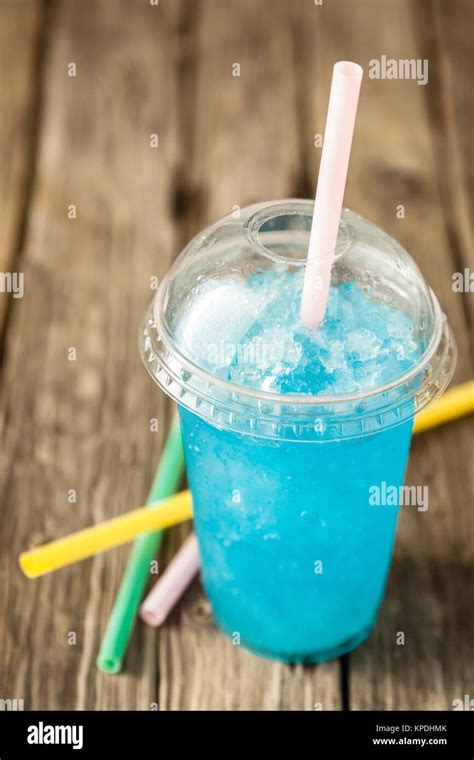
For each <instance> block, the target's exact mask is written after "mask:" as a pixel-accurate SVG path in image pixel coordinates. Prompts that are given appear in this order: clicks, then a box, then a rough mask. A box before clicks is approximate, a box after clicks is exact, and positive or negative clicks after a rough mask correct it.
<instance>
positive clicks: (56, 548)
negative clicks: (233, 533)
mask: <svg viewBox="0 0 474 760" xmlns="http://www.w3.org/2000/svg"><path fill="white" fill-rule="evenodd" d="M191 517H192V503H191V494H190V492H189V491H181V493H178V494H175V496H171V497H169V498H168V499H165V500H162V501H158V502H156V503H154V504H149V505H147V506H145V507H140V508H139V509H133V510H132V511H131V512H126V513H125V514H124V515H120V517H113V518H112V519H111V520H104V521H103V522H101V523H99V524H98V525H93V526H92V527H91V528H85V530H79V531H77V532H76V533H71V534H70V535H69V536H65V537H64V538H59V539H57V540H56V541H51V542H50V543H48V544H43V546H38V547H37V548H36V549H31V550H30V551H27V552H23V553H22V554H20V557H19V562H20V567H21V569H22V570H23V572H24V573H25V575H26V576H28V578H37V577H38V576H39V575H45V574H46V573H50V572H51V571H52V570H57V569H58V568H60V567H65V566H66V565H71V564H72V563H74V562H78V561H79V560H81V559H86V558H87V557H92V556H93V555H94V554H98V553H99V552H103V551H107V550H108V549H113V548H114V547H116V546H120V545H121V544H126V543H127V541H131V540H132V539H134V538H136V536H138V535H139V534H140V533H144V532H145V531H156V530H160V529H162V528H169V527H170V526H171V525H176V524H177V523H180V522H184V520H189V519H190V518H191Z"/></svg>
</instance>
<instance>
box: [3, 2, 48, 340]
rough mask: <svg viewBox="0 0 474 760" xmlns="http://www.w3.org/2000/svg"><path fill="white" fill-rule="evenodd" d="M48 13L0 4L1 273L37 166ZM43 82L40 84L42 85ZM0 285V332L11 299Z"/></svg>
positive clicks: (11, 267)
mask: <svg viewBox="0 0 474 760" xmlns="http://www.w3.org/2000/svg"><path fill="white" fill-rule="evenodd" d="M43 20H44V19H43V13H42V7H41V3H38V2H35V0H22V2H13V0H9V1H8V0H4V2H2V3H1V4H0V71H1V72H2V99H1V108H2V118H1V119H0V165H1V167H2V171H1V172H0V219H1V230H2V234H1V235H0V272H1V273H11V272H12V271H14V272H16V271H17V270H16V268H15V267H16V266H17V264H18V265H19V264H20V261H19V260H17V254H18V249H19V246H20V245H21V236H22V227H23V221H24V220H23V216H24V211H25V206H26V204H27V201H28V197H27V196H28V192H29V186H30V178H31V176H32V172H33V170H34V153H35V150H34V149H35V129H36V126H37V125H36V118H35V117H36V115H37V113H38V90H39V74H38V71H39V70H40V69H41V54H42V41H43V32H44V24H43ZM37 85H38V88H37ZM11 298H12V295H10V294H8V292H7V289H6V286H5V292H4V291H3V288H2V289H0V334H1V332H2V328H3V323H4V319H5V313H6V308H7V303H8V299H11Z"/></svg>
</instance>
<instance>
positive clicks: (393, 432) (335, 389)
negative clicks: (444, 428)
mask: <svg viewBox="0 0 474 760" xmlns="http://www.w3.org/2000/svg"><path fill="white" fill-rule="evenodd" d="M311 215H312V203H310V202H308V201H282V202H273V203H269V204H260V205H258V206H252V207H249V208H247V209H244V210H242V212H241V215H240V218H238V219H235V218H234V217H232V216H229V217H226V218H224V219H223V220H221V221H220V222H218V223H216V224H215V225H213V226H211V227H210V228H208V229H207V230H205V231H204V233H201V234H200V235H199V236H198V237H197V238H195V240H194V241H192V242H191V243H190V245H189V246H188V247H187V248H186V249H185V251H184V252H183V254H182V256H181V257H180V258H179V259H178V260H177V262H176V263H175V265H174V267H173V269H172V270H171V272H170V274H169V275H168V277H167V278H166V280H165V281H164V282H163V284H162V286H161V290H160V291H159V293H158V294H157V296H156V298H155V301H154V304H153V307H152V309H151V310H150V312H149V315H148V318H147V321H146V323H145V326H144V329H143V333H142V352H143V357H144V360H145V362H146V364H147V367H148V368H149V371H150V372H151V374H152V376H153V377H154V378H155V379H156V380H157V382H158V383H159V384H160V385H161V386H162V387H163V388H164V389H165V390H166V391H167V392H168V393H169V394H170V395H171V396H172V397H173V398H175V399H176V400H177V401H178V404H179V411H180V418H181V427H182V434H183V441H184V446H185V454H186V465H187V474H188V480H189V485H190V488H191V491H192V495H193V505H194V522H195V529H196V533H197V536H198V540H199V549H200V555H201V562H202V578H203V583H204V586H205V589H206V592H207V594H208V596H209V599H210V602H211V605H212V609H213V613H214V616H215V619H216V622H217V624H218V626H219V627H220V628H221V630H222V631H223V632H224V633H225V634H226V635H228V636H229V637H230V638H231V639H232V641H233V643H234V644H239V645H241V646H243V647H245V648H246V649H249V650H250V651H252V652H254V653H256V654H260V655H263V656H266V657H271V658H275V659H279V660H282V661H284V662H291V663H297V662H319V661H322V660H327V659H330V658H333V657H336V656H338V655H340V654H342V653H344V652H347V651H350V650H351V649H353V648H354V647H355V646H357V645H358V644H360V643H361V642H362V641H363V640H364V639H365V638H366V636H367V635H368V633H369V632H370V630H371V628H372V627H373V625H374V622H375V619H376V615H377V611H378V608H379V605H380V603H381V600H382V598H383V594H384V588H385V584H386V579H387V575H388V572H389V568H390V562H391V556H392V551H393V543H394V537H395V531H396V525H397V517H398V507H394V506H384V505H380V506H377V507H374V506H373V505H372V504H371V501H370V499H369V495H370V492H371V489H372V488H373V487H374V486H377V485H378V484H382V483H388V484H390V485H394V486H397V487H398V486H400V485H402V483H403V479H404V474H405V469H406V464H407V459H408V452H409V447H410V439H411V431H412V423H413V417H414V414H415V413H416V411H418V410H419V409H420V408H422V407H423V406H425V405H426V404H428V403H430V402H431V401H432V400H433V399H434V398H436V397H437V396H438V395H439V394H440V393H441V392H442V390H443V389H444V387H445V386H446V385H447V383H448V382H449V379H450V376H451V374H452V371H453V367H454V353H455V349H454V344H453V340H452V336H451V333H450V331H449V328H448V326H447V323H446V320H445V319H444V318H443V315H442V314H441V312H440V309H439V306H438V303H437V301H436V299H435V297H434V295H433V294H432V293H431V291H430V290H429V288H428V287H427V286H426V284H425V282H424V280H423V278H422V276H421V274H420V273H419V271H418V269H417V268H416V266H415V264H414V262H413V260H412V259H411V258H410V257H409V255H408V254H407V253H406V252H405V251H404V250H403V249H402V248H401V247H400V246H399V245H398V244H397V243H396V242H395V241H393V240H392V239H391V238H389V237H388V236H387V235H385V234H384V233H383V232H382V231H381V230H379V229H377V228H376V227H374V226H373V225H372V224H370V223H369V222H367V221H366V220H363V219H361V218H360V217H358V216H356V215H355V214H353V213H351V212H349V211H345V212H344V213H343V217H342V221H341V226H340V234H339V242H338V250H337V255H336V259H335V263H334V266H333V270H332V277H331V287H330V292H329V301H328V308H327V311H326V317H325V319H324V321H323V323H322V324H321V325H320V326H319V327H318V328H316V329H310V328H308V327H306V326H304V325H302V323H301V320H300V303H301V292H302V286H303V275H304V265H305V259H304V257H305V252H306V251H307V246H308V238H309V229H310V224H311Z"/></svg>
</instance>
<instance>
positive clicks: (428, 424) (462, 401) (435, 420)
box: [413, 380, 474, 433]
mask: <svg viewBox="0 0 474 760" xmlns="http://www.w3.org/2000/svg"><path fill="white" fill-rule="evenodd" d="M473 412H474V380H470V381H469V382H467V383H462V384H461V385H456V386H455V387H454V388H452V389H451V390H449V391H446V393H444V394H443V395H442V396H441V398H440V399H439V400H438V401H436V403H435V404H433V406H430V407H428V409H425V410H424V411H423V412H420V413H419V414H417V415H416V417H415V424H414V427H413V432H414V433H421V432H422V431H423V430H428V429H429V428H433V427H438V425H443V424H444V423H445V422H450V421H451V420H456V419H458V417H464V416H465V415H467V414H472V413H473Z"/></svg>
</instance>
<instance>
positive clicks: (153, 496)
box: [96, 417, 184, 674]
mask: <svg viewBox="0 0 474 760" xmlns="http://www.w3.org/2000/svg"><path fill="white" fill-rule="evenodd" d="M183 473H184V452H183V444H182V440H181V432H180V429H179V422H178V418H177V417H176V418H175V420H174V422H173V424H172V426H171V429H170V432H169V433H168V438H167V439H166V443H165V446H164V448H163V451H162V454H161V458H160V462H159V465H158V468H157V470H156V474H155V477H154V480H153V483H152V486H151V489H150V493H149V494H148V501H149V502H154V501H156V500H157V499H163V498H165V497H167V496H170V495H171V494H172V493H174V492H175V491H176V489H177V488H178V486H179V484H180V482H181V479H182V477H183ZM161 538H162V533H161V532H155V533H145V534H143V535H142V536H139V537H138V538H137V539H136V541H135V543H134V544H133V548H132V551H131V553H130V557H129V560H128V563H127V567H126V568H125V572H124V575H123V578H122V583H121V584H120V588H119V590H118V593H117V597H116V599H115V604H114V606H113V609H112V612H111V614H110V617H109V622H108V623H107V628H106V630H105V634H104V638H103V639H102V643H101V645H100V649H99V653H98V655H97V660H96V664H97V667H98V668H99V670H102V671H103V672H104V673H109V674H113V673H119V672H120V670H121V669H122V663H123V660H124V657H125V653H126V651H127V647H128V642H129V641H130V636H131V635H132V631H133V626H134V623H135V619H136V617H137V611H138V606H139V604H140V602H141V600H142V598H143V594H144V591H145V586H146V584H147V581H148V578H149V577H150V563H151V562H152V561H153V559H154V558H155V557H156V555H157V553H158V550H159V548H160V544H161Z"/></svg>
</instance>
